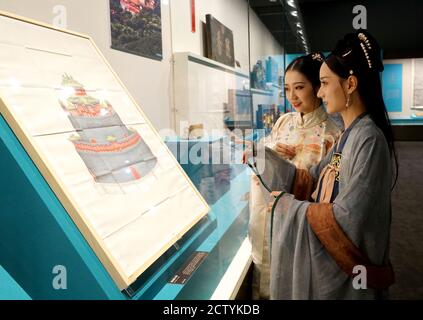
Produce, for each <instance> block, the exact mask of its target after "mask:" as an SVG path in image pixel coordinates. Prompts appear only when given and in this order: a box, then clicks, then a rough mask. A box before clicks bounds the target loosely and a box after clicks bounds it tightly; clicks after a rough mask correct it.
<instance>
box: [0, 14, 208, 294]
mask: <svg viewBox="0 0 423 320" xmlns="http://www.w3.org/2000/svg"><path fill="white" fill-rule="evenodd" d="M0 29H1V30H2V33H1V34H0V112H1V115H2V117H3V118H4V119H5V120H6V122H7V124H8V125H9V127H10V128H11V129H12V130H13V132H14V134H15V135H16V137H17V138H18V139H19V141H20V143H21V144H22V145H23V147H24V148H25V150H26V152H27V153H28V155H29V156H30V157H31V159H32V161H33V162H34V164H35V165H36V166H37V168H38V170H39V171H40V173H41V174H42V175H43V177H44V179H45V180H46V181H47V183H48V184H49V186H50V188H51V189H52V191H53V192H54V193H55V195H56V196H57V198H58V199H59V200H60V202H61V204H62V205H63V207H64V208H65V209H66V211H67V213H68V214H69V215H70V217H71V218H72V220H73V221H74V223H75V224H76V226H77V227H78V229H79V230H80V231H81V233H82V235H83V236H84V238H85V239H86V240H87V242H88V243H89V245H90V247H91V248H92V249H93V251H94V252H95V254H96V255H97V257H98V258H99V259H100V261H101V263H102V264H103V265H104V267H105V268H106V270H107V271H108V273H109V274H110V276H111V277H112V278H113V280H114V282H115V283H116V285H117V286H118V288H119V289H121V290H123V289H126V288H127V287H128V286H130V285H131V284H132V283H133V282H134V281H135V280H136V279H137V278H138V277H139V276H140V275H141V274H142V273H143V271H145V270H146V269H147V268H148V267H149V266H151V265H152V264H153V263H154V262H155V261H156V260H157V259H158V258H159V257H160V256H161V255H162V254H163V253H164V252H165V251H166V250H167V249H169V248H170V247H171V246H172V245H173V244H174V243H175V242H176V241H177V240H178V239H180V238H181V237H182V236H183V235H184V234H185V233H186V232H187V231H188V230H190V229H191V227H192V226H194V225H195V224H196V223H197V222H198V221H199V220H200V219H201V218H202V217H203V216H205V215H206V214H207V212H208V211H209V206H208V205H207V203H206V202H205V201H204V199H203V198H202V196H201V195H200V194H199V192H198V191H197V189H196V188H195V187H194V185H193V184H192V183H191V181H190V180H189V178H188V177H187V175H186V174H185V173H184V171H183V170H182V168H181V167H180V165H179V164H178V162H177V161H176V159H175V158H174V156H173V155H172V154H171V152H170V151H169V150H168V148H167V147H166V145H165V144H164V143H163V141H162V140H161V138H160V136H159V135H158V133H157V132H156V131H155V129H154V128H153V127H152V125H151V123H150V122H149V121H148V119H147V118H146V116H145V115H144V113H143V112H142V110H141V109H140V107H139V106H138V105H137V104H136V102H135V101H134V100H133V98H132V97H131V96H130V94H129V93H128V91H127V90H126V88H125V87H124V85H123V84H122V83H121V82H120V80H119V79H118V77H117V76H116V74H115V73H114V72H113V70H112V69H111V67H110V65H109V64H108V63H107V61H106V60H105V58H104V57H103V55H102V54H101V52H100V51H99V50H98V48H97V47H96V46H95V44H94V42H93V41H92V39H91V38H90V37H88V36H85V35H81V34H77V33H73V32H69V31H64V30H59V29H55V28H53V27H50V26H47V25H44V24H41V23H38V22H34V21H29V20H26V19H23V18H20V17H16V16H12V15H9V14H6V13H2V12H0ZM28 205H30V204H28ZM34 228H36V226H35V227H34ZM35 231H36V230H35Z"/></svg>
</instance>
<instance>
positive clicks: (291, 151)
mask: <svg viewBox="0 0 423 320" xmlns="http://www.w3.org/2000/svg"><path fill="white" fill-rule="evenodd" d="M275 151H276V152H277V153H279V154H280V155H282V157H284V158H285V159H288V160H291V159H292V158H294V157H295V156H296V155H297V151H296V147H295V146H290V145H287V144H283V143H277V144H276V145H275Z"/></svg>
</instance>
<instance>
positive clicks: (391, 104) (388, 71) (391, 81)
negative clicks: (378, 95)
mask: <svg viewBox="0 0 423 320" xmlns="http://www.w3.org/2000/svg"><path fill="white" fill-rule="evenodd" d="M382 92H383V99H384V100H385V104H386V109H387V110H388V112H401V111H402V64H385V70H384V71H383V73H382Z"/></svg>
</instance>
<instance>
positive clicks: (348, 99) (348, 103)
mask: <svg viewBox="0 0 423 320" xmlns="http://www.w3.org/2000/svg"><path fill="white" fill-rule="evenodd" d="M350 106H351V96H350V95H348V98H347V103H346V104H345V107H347V108H348V107H350Z"/></svg>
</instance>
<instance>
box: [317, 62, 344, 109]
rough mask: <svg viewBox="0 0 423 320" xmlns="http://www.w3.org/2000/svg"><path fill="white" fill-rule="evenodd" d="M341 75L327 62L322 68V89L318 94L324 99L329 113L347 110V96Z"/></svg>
mask: <svg viewBox="0 0 423 320" xmlns="http://www.w3.org/2000/svg"><path fill="white" fill-rule="evenodd" d="M340 79H341V78H340V77H339V76H338V75H336V74H335V73H334V72H332V70H331V69H330V68H329V67H328V65H327V64H326V63H323V64H322V67H321V68H320V89H319V92H317V96H318V97H319V98H320V99H322V100H323V103H324V104H325V106H326V110H327V112H328V113H336V112H340V111H343V110H345V108H346V107H345V104H346V98H345V93H344V89H343V87H342V85H341V82H340Z"/></svg>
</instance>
